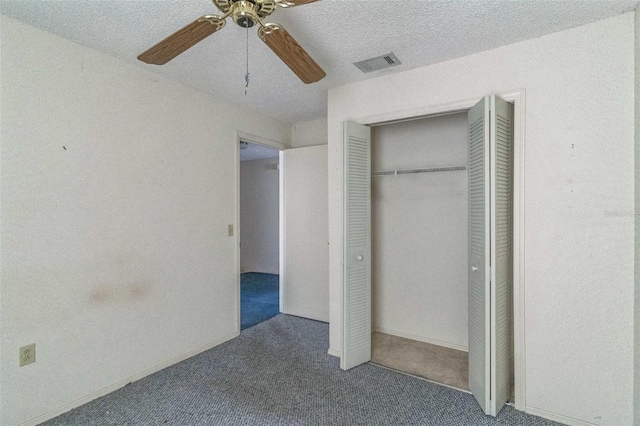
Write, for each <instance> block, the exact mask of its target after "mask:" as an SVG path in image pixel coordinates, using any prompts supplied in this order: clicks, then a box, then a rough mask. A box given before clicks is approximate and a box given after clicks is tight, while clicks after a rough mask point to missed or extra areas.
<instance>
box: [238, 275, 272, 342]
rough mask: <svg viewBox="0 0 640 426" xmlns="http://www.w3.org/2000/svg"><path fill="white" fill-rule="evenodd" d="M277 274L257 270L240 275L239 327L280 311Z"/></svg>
mask: <svg viewBox="0 0 640 426" xmlns="http://www.w3.org/2000/svg"><path fill="white" fill-rule="evenodd" d="M279 279H280V278H279V276H278V275H274V274H263V273H259V272H247V273H244V274H241V275H240V328H241V329H242V330H245V329H247V328H249V327H253V326H254V325H256V324H260V323H261V322H262V321H266V320H268V319H269V318H273V317H275V316H276V315H278V313H280V294H279Z"/></svg>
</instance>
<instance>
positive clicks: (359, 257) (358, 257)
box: [356, 254, 364, 260]
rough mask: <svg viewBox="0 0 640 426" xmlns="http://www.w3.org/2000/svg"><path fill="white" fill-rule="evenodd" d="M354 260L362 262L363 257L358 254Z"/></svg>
mask: <svg viewBox="0 0 640 426" xmlns="http://www.w3.org/2000/svg"><path fill="white" fill-rule="evenodd" d="M356 259H358V260H362V259H364V257H362V255H361V254H359V255H358V256H357V257H356Z"/></svg>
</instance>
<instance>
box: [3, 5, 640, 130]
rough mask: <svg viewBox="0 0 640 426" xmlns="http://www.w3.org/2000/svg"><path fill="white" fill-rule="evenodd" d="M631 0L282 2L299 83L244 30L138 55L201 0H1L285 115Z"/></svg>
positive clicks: (124, 54) (313, 113) (310, 112)
mask: <svg viewBox="0 0 640 426" xmlns="http://www.w3.org/2000/svg"><path fill="white" fill-rule="evenodd" d="M637 4H638V0H566V1H564V0H521V1H514V0H473V1H470V0H439V1H428V0H395V1H394V0H324V1H320V2H317V3H313V4H309V5H305V6H299V7H296V8H290V9H286V10H285V9H279V10H277V11H276V12H274V14H273V15H271V17H269V18H268V19H267V20H266V21H267V22H278V23H280V24H282V25H283V26H284V27H285V28H286V29H287V30H288V31H289V32H290V33H291V34H292V35H293V36H294V37H295V38H296V39H297V41H298V42H299V43H300V44H301V45H302V46H303V47H304V48H305V49H306V50H307V51H308V52H309V53H310V54H311V56H312V57H313V58H314V59H315V60H316V61H317V62H318V63H319V64H320V66H322V67H323V68H324V70H325V71H326V72H327V77H326V78H325V79H324V80H321V81H320V82H319V83H315V84H311V85H305V84H303V83H302V82H300V81H299V80H298V79H297V77H295V75H294V74H293V73H292V72H291V71H290V70H289V69H288V68H287V67H286V66H285V65H284V64H283V63H282V62H280V60H279V59H278V58H277V57H276V56H275V55H274V54H273V53H272V52H271V51H270V50H269V49H268V48H267V46H266V45H264V44H263V43H262V41H260V40H259V39H258V37H257V35H256V34H255V29H254V30H253V31H251V30H250V34H249V35H250V37H249V61H250V63H249V67H250V72H251V84H250V86H249V93H248V94H247V95H246V96H245V95H244V73H245V60H246V51H245V47H246V30H244V29H242V28H240V27H238V26H237V25H235V24H234V23H233V22H232V21H231V20H229V21H228V22H227V26H226V27H225V28H224V29H223V30H221V31H220V32H218V33H216V34H214V35H212V36H211V37H209V38H207V39H205V40H204V41H203V42H201V43H200V44H198V45H196V46H195V47H193V48H191V49H190V50H188V51H187V52H185V53H183V54H182V55H180V56H178V57H177V58H176V59H174V60H173V61H171V62H169V63H168V64H167V65H164V66H154V65H147V64H143V63H141V62H139V61H137V60H136V56H137V55H138V54H139V53H141V52H143V51H144V50H146V49H147V48H149V47H151V46H152V45H153V44H155V43H157V42H158V41H160V40H162V39H163V38H165V37H166V36H168V35H169V34H172V33H173V32H175V31H177V30H178V29H180V28H181V27H183V26H184V25H186V24H188V23H190V22H192V21H193V20H195V19H196V18H197V17H199V16H201V15H204V14H211V13H214V14H215V13H218V12H217V9H216V8H215V6H213V4H212V3H211V2H210V1H207V0H189V1H186V0H146V1H125V0H100V1H96V0H78V1H68V0H67V1H65V0H53V1H52V0H48V1H43V0H14V1H7V0H2V1H0V11H1V12H2V13H3V14H5V15H8V16H11V17H13V18H16V19H19V20H21V21H24V22H27V23H29V24H31V25H34V26H36V27H40V28H43V29H45V30H47V31H49V32H52V33H54V34H57V35H60V36H62V37H64V38H67V39H69V40H73V41H75V42H78V43H80V44H83V45H85V46H88V47H91V48H93V49H96V50H99V51H101V52H104V53H107V54H109V55H112V56H115V57H117V58H120V59H122V60H124V61H127V62H130V63H132V64H135V65H137V66H140V67H142V68H146V69H148V70H152V71H155V72H157V73H159V74H162V75H164V76H167V77H170V78H172V79H176V80H179V81H181V82H183V83H186V84H188V85H190V86H193V87H195V88H198V89H200V90H203V91H205V92H208V93H211V94H213V95H215V96H216V97H217V98H219V99H220V100H221V101H226V102H232V103H235V104H238V105H244V106H247V107H250V108H252V109H254V110H256V111H259V112H262V113H265V114H267V115H270V116H272V117H275V118H278V119H281V120H283V121H285V122H288V123H296V122H299V121H305V120H310V119H314V118H319V117H323V116H325V115H326V108H327V89H328V88H330V87H335V86H339V85H343V84H346V83H351V82H356V81H360V80H364V79H368V78H373V77H376V76H379V75H382V74H388V73H394V72H399V71H405V70H408V69H411V68H415V67H419V66H425V65H429V64H433V63H436V62H442V61H445V60H449V59H453V58H457V57H461V56H465V55H469V54H472V53H477V52H481V51H483V50H488V49H492V48H494V47H498V46H503V45H506V44H510V43H514V42H517V41H520V40H525V39H529V38H534V37H538V36H541V35H544V34H548V33H551V32H556V31H560V30H564V29H568V28H572V27H576V26H579V25H583V24H586V23H589V22H594V21H597V20H600V19H604V18H607V17H610V16H614V15H618V14H621V13H624V12H627V11H630V10H633V9H634V8H635V6H636V5H637ZM390 51H393V52H394V53H395V54H396V55H397V56H398V58H399V59H400V61H402V65H400V66H398V67H395V68H392V69H388V70H382V71H378V72H373V73H369V74H363V73H362V72H361V71H359V70H358V69H357V68H356V67H355V66H353V65H352V63H353V62H356V61H360V60H363V59H367V58H370V57H373V56H379V55H382V54H385V53H388V52H390Z"/></svg>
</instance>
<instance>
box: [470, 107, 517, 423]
mask: <svg viewBox="0 0 640 426" xmlns="http://www.w3.org/2000/svg"><path fill="white" fill-rule="evenodd" d="M512 111H513V110H512V107H511V105H510V104H509V103H507V102H506V101H504V100H502V99H500V98H497V97H495V96H487V97H486V98H484V99H483V100H481V101H480V102H479V103H478V104H476V105H475V106H474V107H473V108H472V109H471V110H470V111H469V389H470V390H471V392H472V393H473V395H474V397H475V398H476V400H477V401H478V403H479V404H480V406H481V407H482V409H483V410H484V412H485V413H486V414H489V415H492V416H495V415H497V413H498V412H499V411H500V410H501V409H502V407H503V406H504V404H505V403H506V402H507V401H508V399H509V397H510V396H511V387H512V386H511V382H512V362H513V361H512V357H511V323H512V321H511V307H512V296H511V294H512V293H511V291H512V234H513V232H512V219H511V218H512V203H513V196H512V194H513V188H512V174H513V171H512V170H513V165H512V164H513V160H512V151H513V150H512V140H513V137H512V133H513V132H512V127H513V126H512V123H513V112H512Z"/></svg>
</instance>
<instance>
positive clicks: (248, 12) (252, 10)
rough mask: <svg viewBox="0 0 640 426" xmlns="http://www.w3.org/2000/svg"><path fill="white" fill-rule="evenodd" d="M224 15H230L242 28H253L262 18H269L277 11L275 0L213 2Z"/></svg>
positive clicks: (224, 0)
mask: <svg viewBox="0 0 640 426" xmlns="http://www.w3.org/2000/svg"><path fill="white" fill-rule="evenodd" d="M213 4H215V5H216V7H217V8H218V9H220V11H221V12H223V13H230V14H231V16H232V18H233V22H235V23H236V24H238V25H239V26H241V27H242V28H251V27H253V26H254V25H255V24H257V23H258V21H259V19H260V18H264V17H267V16H269V15H271V14H272V13H273V11H274V10H276V6H277V5H276V3H275V1H273V0H213Z"/></svg>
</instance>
